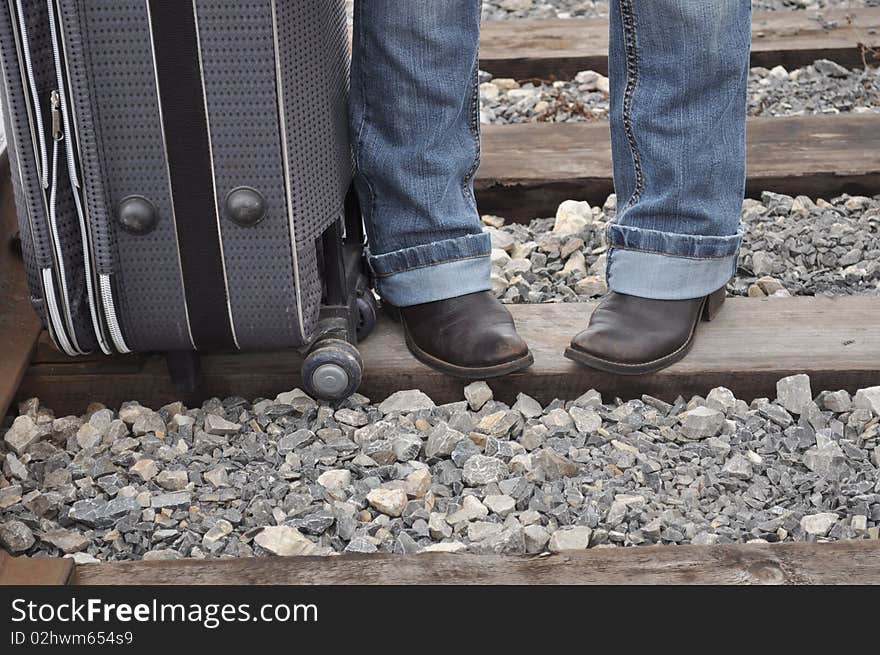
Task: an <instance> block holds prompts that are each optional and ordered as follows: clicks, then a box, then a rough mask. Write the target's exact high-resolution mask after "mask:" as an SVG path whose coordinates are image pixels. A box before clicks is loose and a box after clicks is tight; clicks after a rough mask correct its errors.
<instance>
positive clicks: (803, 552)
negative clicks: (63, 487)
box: [75, 542, 880, 585]
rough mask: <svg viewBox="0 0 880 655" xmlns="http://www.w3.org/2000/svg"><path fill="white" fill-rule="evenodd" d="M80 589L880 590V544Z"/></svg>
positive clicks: (618, 555) (449, 564) (94, 581)
mask: <svg viewBox="0 0 880 655" xmlns="http://www.w3.org/2000/svg"><path fill="white" fill-rule="evenodd" d="M75 584H80V585H118V584H136V585H168V584H186V585H218V584H222V585H279V584H290V585H315V584H317V585H345V584H365V585H377V584H378V585H398V584H422V585H446V584H460V585H531V584H552V585H560V584H561V585H572V584H577V585H588V584H723V585H743V584H771V585H781V584H880V543H878V542H840V543H834V544H803V543H802V544H779V545H763V544H762V545H743V546H665V547H648V548H625V549H622V548H621V549H595V550H588V551H580V552H571V553H563V554H560V555H554V556H551V557H543V558H534V559H525V558H505V557H476V556H469V555H441V554H424V555H415V556H402V555H370V556H344V557H332V558H315V557H303V558H293V559H282V558H273V559H248V560H220V561H216V560H215V561H205V560H189V561H185V560H184V561H178V562H129V563H118V564H90V565H84V566H79V567H77V570H76V577H75Z"/></svg>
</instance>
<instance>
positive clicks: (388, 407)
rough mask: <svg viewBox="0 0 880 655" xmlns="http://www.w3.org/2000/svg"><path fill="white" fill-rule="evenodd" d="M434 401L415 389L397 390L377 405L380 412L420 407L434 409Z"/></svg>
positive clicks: (401, 411)
mask: <svg viewBox="0 0 880 655" xmlns="http://www.w3.org/2000/svg"><path fill="white" fill-rule="evenodd" d="M435 407H436V405H435V404H434V401H433V400H431V399H430V398H428V396H427V395H425V394H424V393H422V392H421V391H419V390H417V389H411V390H408V391H398V392H397V393H394V394H392V395H391V396H389V397H388V398H386V399H385V400H384V401H382V403H381V404H380V405H379V411H380V412H382V414H386V415H387V414H391V413H395V412H397V413H409V412H417V411H419V410H421V409H434V408H435Z"/></svg>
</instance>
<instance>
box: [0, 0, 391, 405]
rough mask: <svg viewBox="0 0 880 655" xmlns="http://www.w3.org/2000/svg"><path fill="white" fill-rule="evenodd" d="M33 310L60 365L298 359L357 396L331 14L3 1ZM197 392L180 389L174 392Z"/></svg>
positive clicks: (341, 20)
mask: <svg viewBox="0 0 880 655" xmlns="http://www.w3.org/2000/svg"><path fill="white" fill-rule="evenodd" d="M0 2H6V3H7V5H8V6H7V7H4V9H5V11H0V21H2V22H0V57H2V68H3V79H4V89H3V92H4V95H3V98H2V101H3V106H4V108H5V109H6V111H5V112H4V114H5V117H6V129H7V134H8V139H9V145H10V147H9V156H10V163H11V169H12V176H13V183H14V187H15V192H16V202H17V207H18V213H19V223H20V230H21V237H22V250H23V253H24V258H25V262H26V265H27V268H28V277H29V280H30V286H31V289H32V296H33V304H34V307H35V309H36V310H37V312H38V313H39V314H40V316H41V318H42V319H43V321H44V324H45V326H46V328H47V329H48V331H49V333H50V334H51V336H52V338H53V340H54V341H55V343H56V344H57V346H58V347H59V348H60V349H61V350H62V351H64V352H65V353H67V354H69V355H78V354H84V353H89V352H95V351H102V352H104V353H107V354H113V353H129V352H143V351H162V352H168V353H177V354H175V355H174V356H172V357H171V358H169V363H170V364H171V368H172V374H174V375H175V376H176V377H177V378H178V379H179V381H180V382H181V384H182V386H192V385H193V384H194V382H195V379H194V377H195V376H196V374H197V371H196V360H195V359H193V358H192V357H191V356H190V355H180V353H194V352H204V351H217V350H234V349H239V350H266V349H276V348H288V347H299V348H304V349H311V350H312V351H313V352H312V356H311V357H310V358H309V359H308V360H307V362H306V366H305V370H304V371H303V373H304V376H305V379H304V383H305V384H306V386H307V387H308V388H309V390H310V391H312V392H313V393H315V394H316V395H318V396H322V397H327V398H333V397H340V396H343V395H345V394H347V393H350V392H351V391H353V390H354V388H356V386H357V384H358V383H359V380H360V367H361V366H362V363H361V362H360V358H359V356H358V355H357V351H356V349H354V348H353V347H351V345H352V344H353V343H355V342H356V340H357V336H356V334H355V333H356V332H357V331H358V327H359V328H360V332H361V336H363V335H364V334H365V333H366V332H367V331H368V330H369V329H370V328H371V326H372V324H373V322H374V319H375V304H374V302H375V301H374V299H373V296H372V294H371V293H369V292H368V291H367V289H366V286H367V281H366V278H365V275H364V274H363V273H362V267H361V258H360V255H359V252H360V246H361V245H362V240H363V237H362V231H361V229H360V220H359V215H358V210H357V208H356V207H355V206H354V205H353V203H349V207H348V218H349V221H348V223H349V225H348V228H347V229H348V233H347V234H345V227H343V226H342V225H341V223H342V218H343V216H344V215H345V212H346V199H347V197H349V188H350V182H351V153H350V147H349V143H348V129H347V115H348V110H347V100H348V38H347V37H348V34H347V26H346V18H345V10H344V3H343V1H342V0H310V1H304V0H246V1H243V2H234V3H233V2H225V1H221V0H112V1H110V0H0ZM188 377H189V378H193V379H191V380H189V381H187V379H186V378H188Z"/></svg>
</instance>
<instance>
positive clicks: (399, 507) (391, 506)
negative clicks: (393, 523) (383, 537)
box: [367, 489, 407, 518]
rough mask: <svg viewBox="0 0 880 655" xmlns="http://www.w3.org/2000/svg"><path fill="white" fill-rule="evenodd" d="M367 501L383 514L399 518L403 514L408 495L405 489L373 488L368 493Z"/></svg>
mask: <svg viewBox="0 0 880 655" xmlns="http://www.w3.org/2000/svg"><path fill="white" fill-rule="evenodd" d="M367 502H369V503H370V505H371V506H372V507H373V508H375V509H376V510H378V511H380V512H382V513H383V514H387V515H388V516H391V517H394V518H397V517H399V516H400V515H401V514H403V509H404V508H405V507H406V502H407V497H406V492H405V491H404V490H403V489H373V490H372V491H371V492H370V493H368V494H367Z"/></svg>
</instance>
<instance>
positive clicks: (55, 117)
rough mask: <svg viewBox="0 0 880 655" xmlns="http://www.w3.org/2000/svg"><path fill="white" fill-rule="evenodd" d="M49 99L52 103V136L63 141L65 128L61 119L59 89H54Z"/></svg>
mask: <svg viewBox="0 0 880 655" xmlns="http://www.w3.org/2000/svg"><path fill="white" fill-rule="evenodd" d="M49 101H50V103H51V105H52V138H53V139H55V141H61V140H62V139H63V138H64V128H63V127H62V120H61V94H60V93H58V89H55V90H54V91H52V95H51V97H50V99H49Z"/></svg>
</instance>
